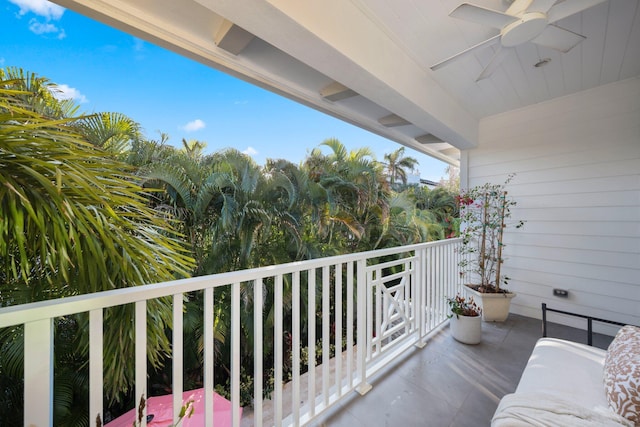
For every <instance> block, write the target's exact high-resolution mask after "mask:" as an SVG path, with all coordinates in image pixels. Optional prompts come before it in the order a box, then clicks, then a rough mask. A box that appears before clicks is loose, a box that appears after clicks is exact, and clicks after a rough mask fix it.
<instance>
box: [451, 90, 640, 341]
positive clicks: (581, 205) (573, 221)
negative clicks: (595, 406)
mask: <svg viewBox="0 0 640 427" xmlns="http://www.w3.org/2000/svg"><path fill="white" fill-rule="evenodd" d="M479 132H480V134H479V147H478V148H477V149H474V150H469V151H468V152H466V153H464V154H465V155H464V156H463V171H464V172H463V173H462V179H463V182H465V179H468V184H469V185H470V186H474V185H477V184H481V183H484V182H493V183H500V182H503V181H504V179H505V178H506V176H507V175H508V174H510V173H516V177H515V179H514V180H513V181H512V183H511V184H510V185H509V187H508V190H509V191H510V194H511V195H513V196H514V197H515V199H516V201H517V203H518V204H517V206H516V207H515V208H514V209H513V217H514V218H517V219H523V220H525V221H526V224H525V227H524V228H522V229H520V230H516V229H513V228H512V229H508V232H507V234H506V236H505V243H506V244H507V245H508V246H507V247H506V249H505V251H506V256H507V260H506V262H505V265H504V268H505V271H506V274H507V275H508V276H509V277H511V282H510V285H509V287H510V288H511V290H513V291H515V292H517V294H518V296H517V298H515V299H514V300H513V302H512V304H513V305H512V309H511V312H512V313H518V314H523V315H526V316H530V317H540V316H541V310H540V304H541V303H542V302H546V303H547V304H548V305H549V307H552V308H557V309H561V310H567V311H573V312H579V313H583V314H587V315H591V316H595V317H601V318H605V319H612V320H617V321H621V322H626V323H632V324H636V325H640V78H632V79H628V80H624V81H621V82H617V83H612V84H609V85H605V86H601V87H598V88H595V89H591V90H588V91H584V92H581V93H578V94H575V95H571V96H566V97H562V98H558V99H555V100H552V101H549V102H544V103H541V104H537V105H533V106H530V107H527V108H523V109H520V110H517V111H511V112H507V113H504V114H499V115H495V116H491V117H488V118H485V119H483V120H481V122H480V130H479ZM554 288H560V289H566V290H568V291H569V297H568V298H559V297H555V296H553V289H554ZM552 320H554V321H558V322H561V323H565V324H569V325H573V326H578V325H580V326H582V327H586V323H585V322H584V321H575V320H573V319H567V318H565V317H562V316H553V317H552ZM598 329H599V330H601V331H604V332H608V331H611V328H606V327H605V328H602V327H599V328H598Z"/></svg>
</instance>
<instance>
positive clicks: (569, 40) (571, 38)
mask: <svg viewBox="0 0 640 427" xmlns="http://www.w3.org/2000/svg"><path fill="white" fill-rule="evenodd" d="M584 39H586V37H585V36H583V35H581V34H577V33H574V32H573V31H569V30H565V29H564V28H560V27H557V26H555V25H548V26H547V28H545V29H544V31H543V32H542V33H541V34H540V35H539V36H538V37H536V38H535V39H533V40H531V41H532V42H534V43H535V44H538V45H540V46H544V47H549V48H551V49H555V50H559V51H560V52H562V53H566V52H569V51H570V50H571V49H573V48H574V47H575V46H576V45H577V44H578V43H580V42H581V41H582V40H584Z"/></svg>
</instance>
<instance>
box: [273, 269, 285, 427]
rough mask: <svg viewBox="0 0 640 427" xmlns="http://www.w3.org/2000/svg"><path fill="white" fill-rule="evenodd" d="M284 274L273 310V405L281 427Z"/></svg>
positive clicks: (277, 278)
mask: <svg viewBox="0 0 640 427" xmlns="http://www.w3.org/2000/svg"><path fill="white" fill-rule="evenodd" d="M282 292H283V289H282V274H278V275H277V276H276V280H275V289H274V300H273V310H274V322H273V329H274V332H273V335H274V346H273V359H274V361H273V365H274V366H273V369H274V374H273V376H274V382H275V384H274V390H273V404H274V406H275V407H274V409H273V413H274V425H275V426H277V427H279V426H282V403H283V402H282V378H283V372H282V367H283V366H282V365H283V361H284V355H283V354H282V352H283V339H282V338H283V337H282V335H283V333H284V329H283V313H282V306H283V295H282Z"/></svg>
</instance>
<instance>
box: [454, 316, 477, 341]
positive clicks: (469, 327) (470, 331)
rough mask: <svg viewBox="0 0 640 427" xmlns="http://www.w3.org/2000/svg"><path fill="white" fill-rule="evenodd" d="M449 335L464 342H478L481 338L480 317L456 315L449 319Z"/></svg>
mask: <svg viewBox="0 0 640 427" xmlns="http://www.w3.org/2000/svg"><path fill="white" fill-rule="evenodd" d="M449 328H450V329H451V335H452V336H453V338H454V339H455V340H456V341H460V342H461V343H464V344H478V343H479V342H480V341H481V340H482V318H481V317H480V316H473V317H471V316H456V315H455V314H454V315H453V317H451V319H450V320H449Z"/></svg>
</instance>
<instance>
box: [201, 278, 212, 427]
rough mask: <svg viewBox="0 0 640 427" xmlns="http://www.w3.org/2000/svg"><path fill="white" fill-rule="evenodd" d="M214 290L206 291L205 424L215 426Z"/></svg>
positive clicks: (210, 426)
mask: <svg viewBox="0 0 640 427" xmlns="http://www.w3.org/2000/svg"><path fill="white" fill-rule="evenodd" d="M213 308H214V307H213V288H205V290H204V328H203V329H204V338H203V340H204V384H203V385H204V403H203V404H204V422H205V425H206V426H207V427H212V426H213V387H214V383H213V363H214V358H213V341H214V330H213V326H214V325H213V322H214V320H213Z"/></svg>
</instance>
